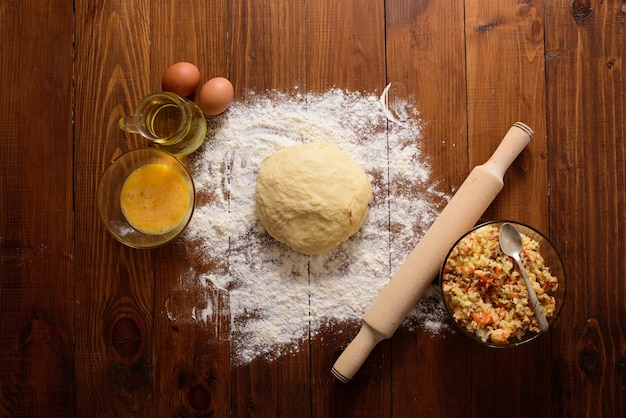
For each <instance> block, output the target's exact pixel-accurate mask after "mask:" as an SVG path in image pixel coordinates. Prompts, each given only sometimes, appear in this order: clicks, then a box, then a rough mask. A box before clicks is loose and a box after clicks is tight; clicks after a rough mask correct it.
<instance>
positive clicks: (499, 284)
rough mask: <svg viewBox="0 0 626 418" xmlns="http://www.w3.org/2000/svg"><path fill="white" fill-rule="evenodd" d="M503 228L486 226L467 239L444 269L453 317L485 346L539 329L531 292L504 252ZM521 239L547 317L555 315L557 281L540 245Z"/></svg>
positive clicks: (523, 236) (447, 296) (524, 257)
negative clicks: (530, 296)
mask: <svg viewBox="0 0 626 418" xmlns="http://www.w3.org/2000/svg"><path fill="white" fill-rule="evenodd" d="M498 233H499V229H498V227H497V226H495V225H485V226H483V227H480V228H478V229H476V230H475V231H474V232H472V233H471V234H469V235H468V236H467V237H465V238H464V239H462V240H461V241H460V242H459V243H458V244H457V245H456V246H455V248H454V249H453V250H452V251H451V253H450V255H449V257H448V259H447V262H446V264H445V266H444V268H443V277H442V288H443V291H444V298H445V299H446V303H447V304H448V306H449V307H450V309H451V310H452V311H453V316H454V319H455V321H456V322H458V323H459V324H460V325H461V326H462V327H463V328H464V329H465V330H467V331H468V332H469V333H471V334H474V335H476V336H477V337H478V338H480V339H481V340H482V341H484V342H490V343H494V344H498V345H507V344H509V342H510V341H511V340H515V339H519V338H521V337H522V336H523V335H524V334H525V333H526V332H528V331H530V332H538V331H539V326H538V323H537V319H536V318H535V315H534V313H533V309H532V307H531V306H530V305H529V302H528V291H527V290H526V285H525V284H524V278H523V277H522V275H521V273H520V272H519V269H518V267H517V265H516V263H515V260H513V259H512V258H511V257H509V256H507V255H506V254H504V253H503V252H502V250H501V249H500V245H499V240H498ZM521 235H522V244H523V250H522V252H521V254H520V258H521V260H522V263H523V264H524V267H525V268H526V271H527V273H528V277H529V279H530V281H531V283H532V286H533V289H534V290H535V293H537V298H538V299H539V302H540V304H541V306H542V309H543V311H544V313H545V315H546V317H547V318H549V317H551V316H552V315H554V310H555V307H556V303H555V299H554V297H553V296H551V293H553V292H554V291H555V290H556V289H557V287H558V279H557V278H556V277H555V276H553V275H552V274H551V273H550V269H549V267H548V266H546V263H545V261H544V259H543V257H542V255H541V254H540V252H539V243H538V242H537V241H535V240H533V239H531V238H529V237H528V236H526V235H524V234H521Z"/></svg>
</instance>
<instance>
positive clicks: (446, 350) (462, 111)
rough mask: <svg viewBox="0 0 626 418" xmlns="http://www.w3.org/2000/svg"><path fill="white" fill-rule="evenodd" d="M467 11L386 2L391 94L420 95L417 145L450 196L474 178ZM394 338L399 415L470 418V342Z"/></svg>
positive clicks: (408, 335) (419, 332) (438, 4)
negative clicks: (468, 108) (469, 124)
mask: <svg viewBox="0 0 626 418" xmlns="http://www.w3.org/2000/svg"><path fill="white" fill-rule="evenodd" d="M464 12H465V10H464V7H463V2H449V1H407V0H393V1H388V2H387V67H388V73H389V81H390V82H391V83H392V86H394V87H395V90H392V92H396V94H400V95H403V96H406V97H413V98H414V99H413V100H415V102H416V106H417V108H418V111H419V112H420V118H421V119H422V120H423V138H416V139H415V140H416V141H420V143H421V144H422V149H423V152H424V154H425V156H427V158H428V160H429V161H430V165H431V174H430V178H431V181H432V182H435V183H436V184H437V188H438V189H439V190H440V191H441V192H443V193H445V194H446V195H449V196H451V195H452V194H453V193H454V191H455V190H456V189H457V188H458V187H459V186H460V185H461V183H462V182H463V180H464V179H465V177H466V176H467V174H468V173H469V166H468V156H467V111H466V100H467V99H466V75H465V56H464V54H463V53H460V51H464V49H465V32H464V28H465V22H464ZM390 100H393V96H392V97H391V98H390ZM392 187H393V185H392ZM419 192H420V191H417V193H419ZM443 204H445V202H443V201H442V202H441V205H442V206H443ZM424 232H425V231H422V230H418V231H416V234H419V235H421V234H423V233H424ZM419 235H418V236H419ZM392 238H393V237H392ZM448 326H452V324H451V323H448ZM392 341H393V355H392V358H393V411H394V415H395V414H398V416H421V415H428V416H431V417H465V416H467V412H468V411H469V410H470V409H471V402H472V398H471V391H468V390H467V388H468V387H470V385H471V368H470V367H468V365H469V364H471V346H470V344H469V342H468V341H467V340H466V339H465V338H464V337H463V336H462V335H460V334H459V333H456V334H452V333H450V332H446V333H443V332H442V333H441V334H438V335H436V336H433V335H432V334H431V333H429V331H427V330H425V329H423V328H418V329H416V330H414V331H412V330H408V329H402V328H401V329H400V330H399V331H398V332H397V333H396V335H395V336H394V338H393V340H392ZM449 393H454V394H455V396H454V402H442V399H445V397H446V396H447V395H446V394H449Z"/></svg>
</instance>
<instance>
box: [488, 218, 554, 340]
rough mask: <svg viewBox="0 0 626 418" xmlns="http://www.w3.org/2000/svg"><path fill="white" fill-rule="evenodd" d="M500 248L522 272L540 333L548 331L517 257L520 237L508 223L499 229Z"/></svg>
mask: <svg viewBox="0 0 626 418" xmlns="http://www.w3.org/2000/svg"><path fill="white" fill-rule="evenodd" d="M500 248H501V249H502V252H504V254H506V255H508V256H509V257H511V258H512V259H513V260H515V261H516V262H517V265H518V267H519V269H520V271H521V272H522V277H523V278H524V283H526V289H527V290H528V298H529V300H530V303H531V305H532V307H533V310H534V312H535V317H536V318H537V322H538V323H539V329H541V331H546V330H547V329H548V320H547V319H546V315H545V314H544V313H543V309H542V308H541V305H540V304H539V300H538V299H537V294H536V293H535V290H534V289H533V287H532V285H531V283H530V279H529V278H528V274H526V269H525V268H524V265H523V264H522V260H521V259H520V256H519V254H520V252H521V251H522V237H521V235H520V234H519V232H518V231H517V229H515V227H514V226H513V225H511V224H510V223H504V224H502V226H501V227H500Z"/></svg>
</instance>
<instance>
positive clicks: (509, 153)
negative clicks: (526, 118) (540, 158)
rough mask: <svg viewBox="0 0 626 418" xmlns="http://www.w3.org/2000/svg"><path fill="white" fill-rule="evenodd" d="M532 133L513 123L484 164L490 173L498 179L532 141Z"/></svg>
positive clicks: (520, 124)
mask: <svg viewBox="0 0 626 418" xmlns="http://www.w3.org/2000/svg"><path fill="white" fill-rule="evenodd" d="M533 135H534V132H533V130H532V129H531V128H529V127H528V125H525V124H523V123H522V122H515V123H514V124H513V126H511V128H510V129H509V131H508V132H507V133H506V135H505V136H504V138H503V139H502V141H501V142H500V145H498V148H496V150H495V151H494V153H493V155H492V156H491V158H489V160H488V161H487V162H486V163H485V165H486V166H489V167H490V169H491V171H492V173H493V174H494V175H496V176H498V177H500V178H502V177H504V173H505V172H506V170H507V169H508V168H509V167H510V166H511V164H513V161H514V160H515V159H516V158H517V156H518V155H519V154H520V153H521V152H522V150H523V149H524V148H525V147H526V145H528V143H529V142H530V140H531V139H532V137H533Z"/></svg>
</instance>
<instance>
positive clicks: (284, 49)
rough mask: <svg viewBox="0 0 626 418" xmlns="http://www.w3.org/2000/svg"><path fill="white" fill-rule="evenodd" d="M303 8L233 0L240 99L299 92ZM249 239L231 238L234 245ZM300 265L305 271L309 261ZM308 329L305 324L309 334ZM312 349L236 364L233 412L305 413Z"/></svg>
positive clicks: (233, 65) (233, 62)
mask: <svg viewBox="0 0 626 418" xmlns="http://www.w3.org/2000/svg"><path fill="white" fill-rule="evenodd" d="M304 12H305V10H304V4H303V3H302V2H292V1H289V0H261V1H259V0H233V1H232V2H231V15H230V16H231V18H230V21H231V24H230V25H231V26H230V33H231V35H232V37H231V39H232V40H231V44H230V52H229V54H230V55H229V56H230V68H229V74H230V77H231V79H232V81H233V83H234V86H235V97H236V98H237V100H245V99H246V98H247V97H248V94H249V93H250V92H253V93H264V92H266V91H268V90H281V91H284V92H290V93H297V92H298V88H299V87H301V86H302V84H303V82H304V81H305V79H304V74H305V73H304V71H305V67H304V56H303V52H304V33H305V32H304V27H303V22H304ZM245 239H246V238H245V237H244V238H241V240H245ZM246 245H247V244H246V242H233V245H232V246H231V247H244V248H245V246H246ZM299 270H300V271H302V270H303V271H306V266H304V265H303V266H302V267H301V268H300V269H299ZM251 297H253V296H252V295H251ZM307 331H308V328H306V329H303V332H304V334H305V335H306V334H307ZM309 355H310V354H309V344H308V341H304V342H303V343H302V344H301V345H300V346H299V350H298V352H297V353H296V354H293V355H290V354H287V355H284V356H281V357H279V358H278V359H275V360H267V359H265V358H257V359H255V360H253V361H252V362H251V363H249V364H244V365H239V366H236V367H234V368H233V370H232V383H233V385H232V392H231V394H232V408H233V410H232V414H233V416H235V417H239V416H276V417H292V416H303V417H304V416H307V415H308V413H309V407H308V406H309V403H310V390H309V387H310V367H309Z"/></svg>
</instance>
